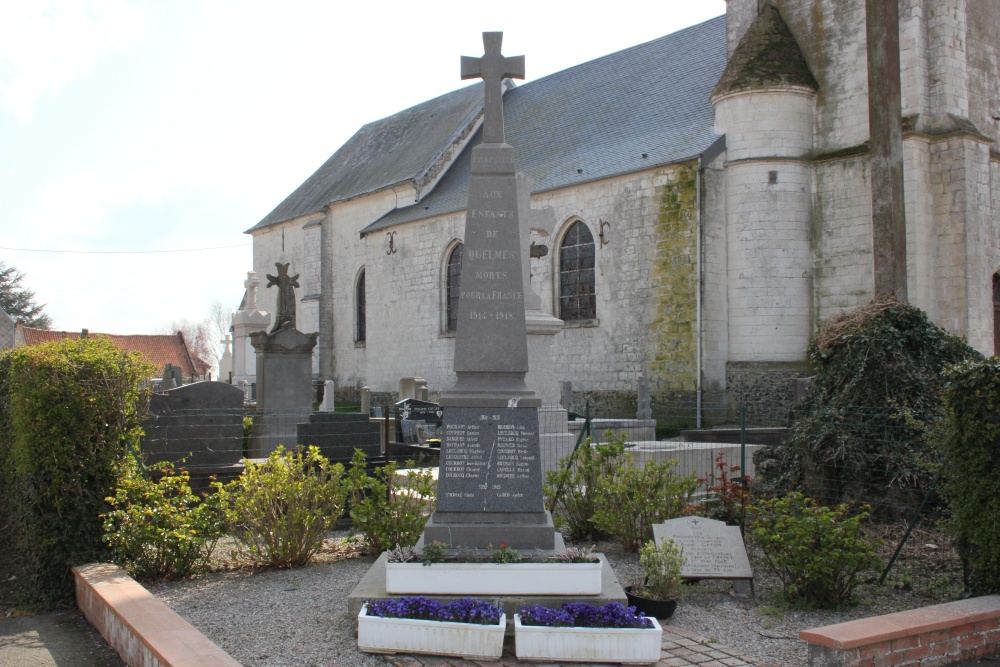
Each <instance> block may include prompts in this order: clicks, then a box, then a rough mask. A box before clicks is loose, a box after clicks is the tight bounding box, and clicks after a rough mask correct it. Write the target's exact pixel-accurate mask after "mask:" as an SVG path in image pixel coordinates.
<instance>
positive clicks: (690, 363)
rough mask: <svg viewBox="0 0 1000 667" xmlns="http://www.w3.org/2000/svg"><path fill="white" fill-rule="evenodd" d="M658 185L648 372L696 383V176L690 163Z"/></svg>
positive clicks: (676, 383) (653, 377)
mask: <svg viewBox="0 0 1000 667" xmlns="http://www.w3.org/2000/svg"><path fill="white" fill-rule="evenodd" d="M669 179H670V180H668V181H667V183H666V184H664V185H663V186H661V187H658V188H657V189H656V195H657V201H658V204H659V210H658V212H657V218H656V228H655V243H656V248H655V251H654V256H653V257H654V259H653V275H652V281H651V282H652V288H653V293H652V310H653V319H652V322H651V323H650V328H649V336H650V341H649V343H650V345H649V349H650V352H651V355H650V359H649V375H650V379H651V380H653V381H662V382H665V383H669V384H670V385H671V386H685V385H686V386H690V387H691V388H692V389H693V388H694V384H695V370H696V366H695V354H696V352H697V349H696V340H695V336H696V330H695V324H696V316H697V313H696V295H697V289H698V276H697V270H698V261H697V260H698V258H697V236H696V234H697V233H698V229H697V220H698V216H697V210H696V207H697V202H698V196H697V179H696V174H695V170H694V169H693V168H691V166H685V167H683V168H681V169H678V170H676V171H674V172H672V173H671V174H670V175H669Z"/></svg>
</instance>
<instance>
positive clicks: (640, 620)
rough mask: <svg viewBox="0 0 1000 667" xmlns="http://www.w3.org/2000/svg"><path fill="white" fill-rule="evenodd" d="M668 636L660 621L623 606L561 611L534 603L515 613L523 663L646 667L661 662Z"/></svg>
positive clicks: (573, 605)
mask: <svg viewBox="0 0 1000 667" xmlns="http://www.w3.org/2000/svg"><path fill="white" fill-rule="evenodd" d="M662 636H663V629H662V628H661V627H660V624H659V623H657V622H656V619H655V618H647V617H646V616H645V615H643V614H642V613H636V610H635V608H634V607H624V606H622V604H621V603H620V602H609V603H608V604H606V605H604V606H603V607H595V606H594V605H592V604H588V603H586V602H568V603H566V604H564V605H562V608H561V609H551V608H549V607H543V606H541V605H531V606H525V607H521V610H520V611H519V612H518V613H517V614H514V646H515V652H516V654H517V658H518V660H533V661H545V662H550V661H573V662H583V661H587V662H620V663H625V664H640V665H645V664H649V663H653V662H656V661H657V660H659V659H660V641H661V639H662Z"/></svg>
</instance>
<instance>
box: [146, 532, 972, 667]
mask: <svg viewBox="0 0 1000 667" xmlns="http://www.w3.org/2000/svg"><path fill="white" fill-rule="evenodd" d="M344 536H345V535H344V534H343V533H334V534H331V539H330V540H328V543H327V544H328V546H327V548H325V549H324V552H323V553H321V554H320V556H319V557H318V559H317V560H318V561H319V562H315V563H313V564H311V565H308V566H306V567H303V568H298V569H295V570H250V569H236V570H224V571H219V572H213V573H208V574H203V575H198V576H196V577H193V578H191V579H187V580H183V581H175V582H167V583H160V584H155V585H151V586H149V588H150V590H151V591H152V592H153V593H154V594H155V595H157V596H158V597H159V598H160V599H162V600H163V601H164V602H166V603H167V604H168V605H169V606H170V607H171V608H173V609H174V610H175V611H176V612H177V613H178V614H180V615H181V616H182V617H183V618H185V619H186V620H187V621H188V622H190V623H191V624H192V625H194V626H195V627H196V628H198V629H199V630H201V632H202V633H204V634H205V635H206V636H207V637H209V638H210V639H211V640H212V641H214V642H216V643H217V644H219V645H220V646H222V647H223V648H224V649H225V650H226V651H227V652H228V653H229V654H230V655H232V656H233V657H234V658H235V659H236V660H238V661H240V662H241V663H243V665H245V666H246V667H271V666H273V667H280V666H285V665H295V666H311V665H324V666H332V667H337V666H341V665H342V666H344V667H347V666H352V667H354V666H359V665H362V666H368V665H385V664H386V663H385V661H384V660H383V659H382V658H381V657H379V656H376V655H368V654H364V653H361V652H359V651H358V649H357V645H356V642H355V638H354V619H353V618H350V617H348V615H347V596H348V594H350V592H351V591H352V590H353V588H354V586H355V584H357V582H358V581H359V580H360V579H361V577H362V576H363V575H364V573H365V572H366V571H367V570H368V568H369V567H370V566H371V564H372V562H374V559H372V558H369V557H360V556H356V555H354V554H352V553H351V550H350V549H349V548H345V547H344V545H343V543H342V540H343V538H344ZM921 537H922V539H921ZM927 539H930V538H928V537H926V536H919V535H918V536H917V539H916V541H911V544H910V545H909V546H908V547H907V550H905V551H904V554H903V558H902V560H901V562H900V566H899V568H898V569H897V570H896V571H894V575H893V576H894V577H898V576H900V577H901V576H902V574H905V573H907V572H911V570H909V569H908V568H909V567H910V565H908V563H922V565H923V566H924V567H923V570H922V572H923V571H926V570H927V569H928V566H927V564H926V563H925V562H922V561H921V557H923V555H924V551H927V550H932V551H933V552H934V555H935V560H934V561H933V562H934V563H937V564H938V567H939V568H944V569H948V568H950V567H951V565H949V562H951V563H955V561H951V559H950V558H945V559H942V558H941V557H942V556H946V555H947V554H945V553H942V552H943V551H944V550H943V549H940V548H939V547H938V546H937V545H928V544H926V543H923V541H922V540H927ZM939 541H940V540H939ZM596 546H597V550H598V551H603V552H604V553H605V554H606V555H607V557H608V560H609V562H610V563H611V565H612V567H613V568H614V570H615V573H616V574H617V575H618V579H619V581H620V582H622V585H627V584H629V583H635V582H636V581H638V580H641V577H642V568H641V566H640V565H639V562H638V556H637V555H636V554H629V553H625V552H623V551H622V550H621V548H619V547H618V546H617V545H616V544H615V543H613V542H602V543H598V544H597V545H596ZM891 546H894V544H892V543H889V544H888V545H887V548H889V547H891ZM931 547H933V549H931ZM922 550H924V551H922ZM750 555H751V561H752V562H755V563H756V558H755V554H753V553H751V554H750ZM924 560H926V558H924ZM911 573H912V574H913V581H914V582H916V583H917V585H914V584H913V582H910V580H909V577H907V579H905V580H904V579H899V580H896V579H892V578H891V579H890V584H891V582H892V581H899V582H902V583H900V584H899V585H896V586H893V585H887V586H883V587H877V586H874V585H866V586H862V587H861V589H859V594H858V597H859V598H860V601H859V603H858V604H857V605H856V606H854V607H851V608H848V609H846V610H842V611H815V610H811V611H804V610H795V609H790V608H788V607H787V606H784V605H781V604H780V603H779V602H778V601H777V596H776V594H777V592H778V590H779V589H780V586H779V585H778V582H777V581H776V580H775V579H774V578H773V577H771V576H769V575H768V574H767V573H766V572H764V571H763V570H762V568H759V567H758V568H757V570H756V579H755V588H756V595H755V597H754V598H752V599H745V600H741V599H738V598H736V597H734V596H733V595H731V594H730V592H729V590H728V589H729V584H728V582H707V581H703V582H701V583H699V584H697V585H693V586H691V592H690V593H689V594H688V595H686V596H685V597H684V598H683V599H682V600H681V603H680V604H679V605H678V608H677V612H676V613H675V614H674V616H673V618H671V619H670V620H669V621H667V625H668V626H676V627H681V628H685V629H687V630H691V631H693V632H696V633H698V634H700V635H702V636H704V637H706V638H708V639H709V640H710V641H712V640H714V641H718V642H719V643H720V644H723V645H726V646H730V647H732V648H735V649H737V650H739V651H741V652H743V653H745V654H747V655H749V656H752V657H754V658H758V659H761V660H763V661H766V662H769V663H773V664H776V665H783V666H787V667H800V666H801V665H804V664H807V658H806V645H805V643H804V642H801V641H800V640H799V639H798V633H799V631H800V630H803V629H806V628H812V627H818V626H822V625H829V624H832V623H840V622H842V621H847V620H852V619H855V618H865V617H868V616H874V615H878V614H884V613H889V612H892V611H900V610H903V609H909V608H913V607H920V606H925V605H928V604H934V603H936V602H940V601H944V600H943V599H933V597H931V596H929V594H928V592H927V590H926V589H927V588H929V587H930V583H931V582H933V581H934V578H933V577H931V578H930V579H920V578H918V576H917V573H915V572H911ZM932 574H933V572H932ZM954 574H955V573H954V572H950V571H949V572H944V573H943V576H946V578H948V580H949V581H948V582H947V583H948V586H945V585H944V584H941V585H939V586H938V589H937V590H936V591H935V594H936V595H937V596H938V597H939V598H940V597H941V596H942V595H944V594H945V593H953V592H954V590H953V589H954ZM939 578H940V577H939ZM907 582H909V583H907ZM925 584H927V585H925ZM913 588H920V589H925V590H923V591H922V592H915V591H914V590H912V589H913ZM945 588H948V589H949V590H948V591H945V590H944V589H945Z"/></svg>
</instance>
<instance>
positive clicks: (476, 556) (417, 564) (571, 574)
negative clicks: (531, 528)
mask: <svg viewBox="0 0 1000 667" xmlns="http://www.w3.org/2000/svg"><path fill="white" fill-rule="evenodd" d="M449 552H451V553H449ZM385 558H386V565H385V590H386V592H387V593H391V594H393V595H413V594H424V595H598V594H599V593H600V592H601V570H602V568H603V563H602V562H601V560H600V558H598V557H597V556H595V555H594V554H593V553H592V547H591V548H579V547H572V548H569V549H566V550H565V551H562V552H559V553H556V554H553V555H549V554H545V553H543V552H537V553H534V554H528V555H522V553H521V552H520V551H518V550H517V549H514V548H512V547H509V546H507V544H505V543H501V544H500V548H499V549H493V548H490V549H488V550H487V551H486V552H478V553H477V552H473V551H455V550H449V549H447V545H443V544H441V543H440V542H434V543H431V544H428V545H426V546H424V547H423V549H421V550H418V549H414V548H412V547H397V548H395V549H393V550H391V551H389V552H387V553H386V555H385Z"/></svg>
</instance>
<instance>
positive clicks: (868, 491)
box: [766, 299, 981, 511]
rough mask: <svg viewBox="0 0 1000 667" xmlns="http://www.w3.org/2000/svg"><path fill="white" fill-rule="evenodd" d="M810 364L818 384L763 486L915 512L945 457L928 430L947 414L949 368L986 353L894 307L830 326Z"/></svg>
mask: <svg viewBox="0 0 1000 667" xmlns="http://www.w3.org/2000/svg"><path fill="white" fill-rule="evenodd" d="M808 358H809V361H810V363H811V364H812V366H813V368H814V370H815V376H814V378H813V381H812V384H811V386H810V390H809V393H808V395H807V398H806V400H805V401H804V402H803V403H802V404H800V405H799V406H798V407H797V408H796V414H795V417H796V421H795V423H794V426H793V429H792V432H791V435H790V437H789V440H788V442H787V443H786V446H785V447H783V448H781V450H780V451H779V452H778V458H777V461H775V462H773V463H772V465H771V468H770V471H769V474H768V476H767V478H766V482H767V483H769V485H771V486H774V487H778V488H787V487H790V486H793V485H797V486H798V487H799V489H800V490H802V491H803V492H804V493H806V494H807V495H809V496H812V497H815V498H817V499H820V500H821V501H823V502H825V503H827V504H836V503H839V502H843V501H850V500H858V499H864V500H868V501H870V502H873V504H875V503H880V506H876V507H875V508H874V509H875V510H876V511H879V510H884V509H886V508H889V509H891V507H892V506H893V504H894V503H895V502H903V503H905V504H907V505H909V504H911V503H912V496H914V495H917V494H919V492H920V490H921V489H923V488H926V486H927V485H928V484H929V483H930V481H931V478H932V477H933V472H932V470H931V467H932V464H933V463H934V462H936V461H937V460H938V459H939V455H940V452H939V451H938V449H937V448H935V447H934V446H933V444H932V443H931V442H929V440H928V438H927V436H926V433H927V428H926V426H927V424H928V423H929V422H930V421H932V420H934V419H935V417H936V416H937V415H939V414H940V406H941V389H942V384H943V380H942V374H941V373H942V370H943V369H944V368H945V367H946V366H948V365H950V364H954V363H958V362H961V361H964V360H967V359H979V358H981V355H980V354H979V353H978V352H976V351H975V350H973V349H972V348H971V347H969V345H967V344H966V343H965V341H964V340H962V339H960V338H957V337H955V336H952V335H950V334H949V333H947V332H946V331H944V330H943V329H941V328H940V327H938V326H936V325H935V324H934V323H932V322H931V321H930V320H929V319H928V318H927V315H926V313H924V312H923V311H922V310H920V309H919V308H915V307H914V306H911V305H909V304H906V303H902V302H900V301H897V300H895V299H889V300H880V301H872V302H870V303H868V304H866V305H865V306H861V307H859V308H856V309H854V310H851V311H847V312H845V313H842V314H841V315H838V316H836V317H833V318H831V319H830V320H829V321H827V322H826V323H825V324H824V325H823V326H822V328H821V329H820V331H819V333H818V334H817V336H816V338H815V339H814V341H813V342H812V344H811V345H810V346H809V349H808Z"/></svg>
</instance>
